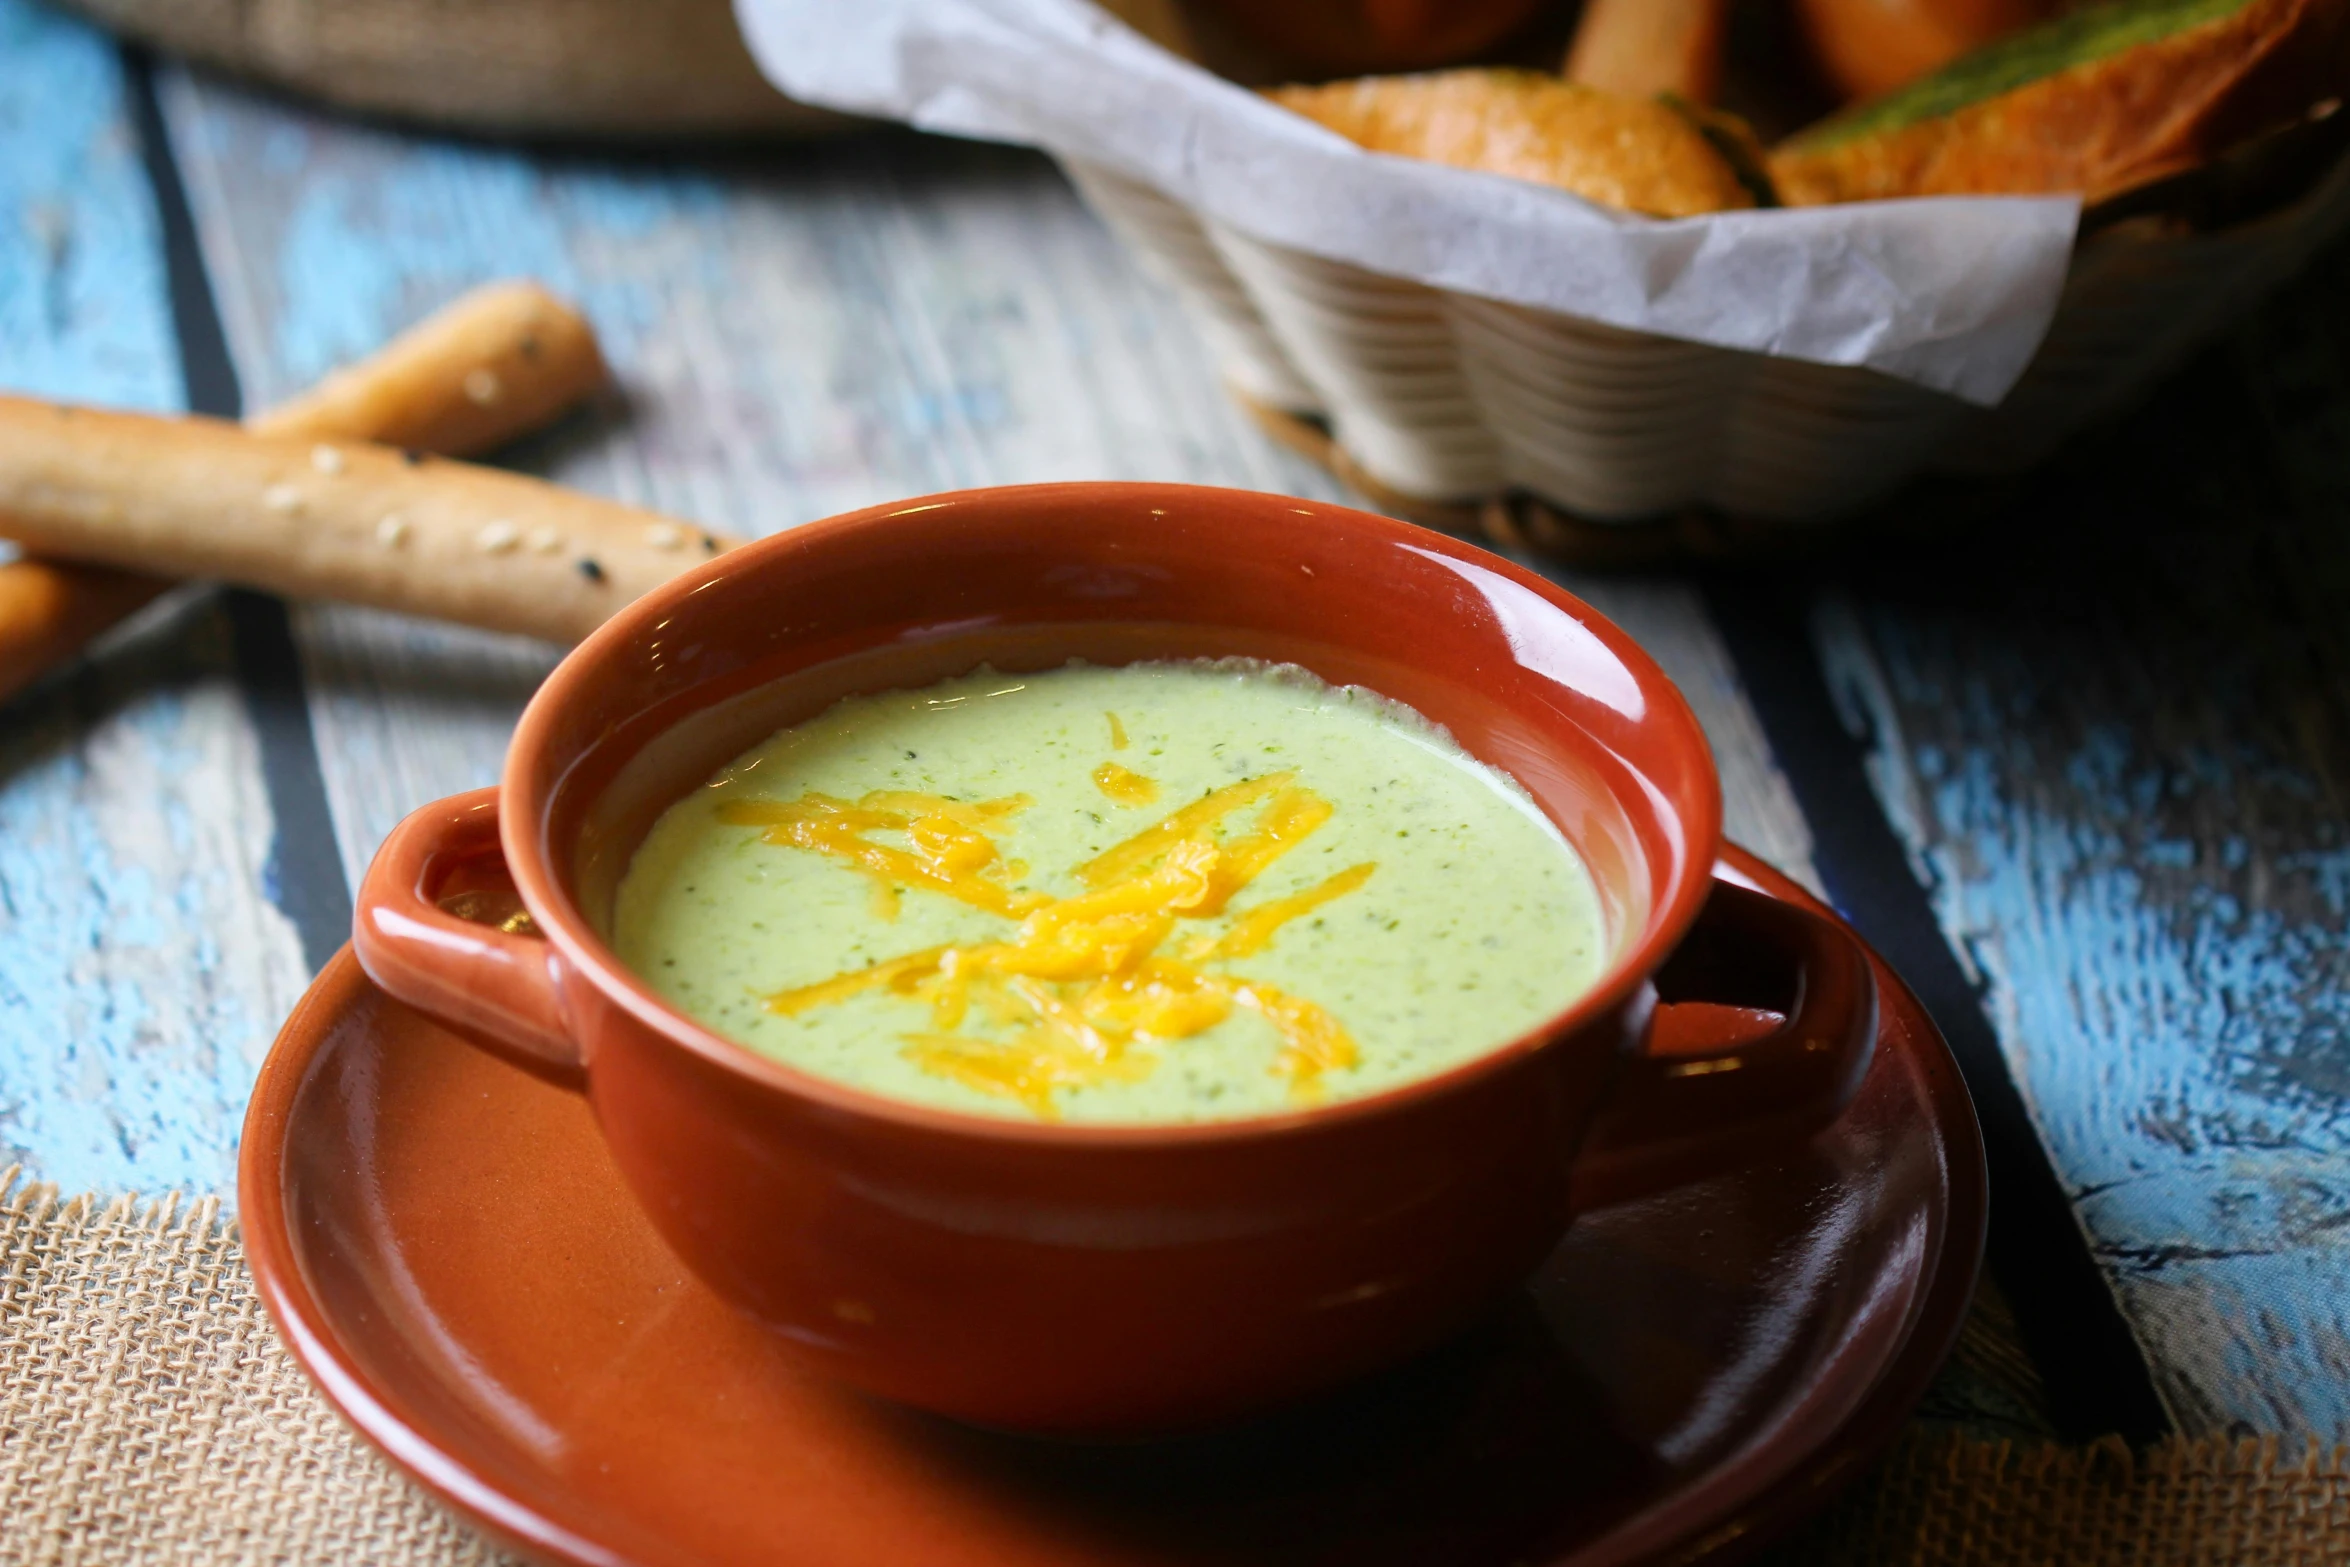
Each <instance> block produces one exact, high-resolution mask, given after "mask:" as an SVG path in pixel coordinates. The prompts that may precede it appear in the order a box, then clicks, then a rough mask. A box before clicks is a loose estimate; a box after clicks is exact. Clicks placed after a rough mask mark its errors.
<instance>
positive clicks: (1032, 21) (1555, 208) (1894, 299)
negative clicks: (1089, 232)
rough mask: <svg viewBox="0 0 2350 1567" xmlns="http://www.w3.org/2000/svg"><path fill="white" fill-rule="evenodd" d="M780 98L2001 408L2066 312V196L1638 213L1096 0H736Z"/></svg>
mask: <svg viewBox="0 0 2350 1567" xmlns="http://www.w3.org/2000/svg"><path fill="white" fill-rule="evenodd" d="M735 4H736V10H737V13H738V15H739V16H740V18H741V21H742V24H743V30H744V33H745V35H746V36H747V37H748V39H749V40H750V44H751V49H752V52H753V53H754V54H755V55H756V56H757V57H758V59H759V63H760V64H761V66H762V67H764V69H765V70H766V72H767V74H768V76H769V77H771V78H772V79H773V80H774V81H775V83H776V85H778V86H779V87H781V88H782V89H783V90H784V91H785V92H787V93H789V94H790V95H791V96H792V97H794V98H798V99H800V100H802V101H804V102H807V103H815V104H822V105H825V106H826V107H829V108H835V109H845V110H849V111H851V112H854V113H858V114H867V115H875V116H880V117H883V118H889V119H897V120H904V121H907V122H909V123H911V124H914V125H917V126H920V127H922V128H923V129H925V130H933V131H943V132H947V133H949V134H953V135H959V136H973V137H979V138H982V139H985V140H991V141H1009V142H1020V143H1025V144H1028V145H1032V146H1037V147H1042V148H1044V149H1045V150H1046V151H1048V152H1053V153H1057V154H1061V155H1064V156H1068V157H1072V158H1080V159H1084V160H1087V161H1090V162H1094V163H1099V164H1103V165H1106V166H1108V167H1110V168H1113V169H1116V170H1118V171H1119V172H1121V173H1124V174H1127V175H1130V176H1132V177H1134V178H1137V179H1140V180H1143V181H1145V182H1147V183H1149V184H1151V185H1154V186H1156V187H1157V188H1158V189H1160V190H1161V191H1163V192H1165V193H1166V194H1167V195H1169V196H1171V197H1173V198H1175V199H1176V200H1178V201H1180V202H1182V203H1184V204H1185V205H1187V206H1190V207H1192V208H1194V209H1196V210H1199V211H1202V212H1205V213H1208V214H1210V215H1212V216H1214V217H1216V218H1218V219H1220V220H1222V221H1223V222H1225V223H1227V224H1230V225H1231V226H1232V227H1233V228H1235V229H1238V230H1240V231H1241V232H1243V233H1246V234H1250V235H1253V236H1255V237H1256V238H1258V239H1262V240H1266V241H1269V242H1271V243H1273V244H1277V245H1285V246H1289V247H1291V248H1294V249H1297V250H1302V251H1306V252H1309V253H1311V254H1313V255H1317V256H1324V257H1328V258H1330V259H1333V260H1338V261H1348V262H1353V263H1355V264H1356V265H1358V266H1364V267H1369V268H1373V269H1375V270H1377V271H1380V272H1385V273H1389V274H1392V275H1400V276H1404V277H1410V278H1415V279H1418V280H1419V281H1421V282H1425V283H1430V284H1434V285H1436V286H1438V287H1442V288H1450V289H1458V290H1461V291H1462V292H1465V293H1470V294H1479V295H1484V296H1487V297H1490V298H1495V299H1504V300H1509V301H1512V302H1514V303H1518V304H1525V305H1536V306H1541V307H1543V308H1546V309H1551V310H1558V311H1564V312H1566V313H1568V314H1571V315H1577V316H1582V317H1586V318H1588V319H1591V320H1595V321H1604V322H1607V323H1609V324H1610V325H1614V326H1620V327H1626V328H1630V329H1632V330H1636V331H1647V332H1658V333H1662V334H1664V335H1666V336H1670V337H1676V338H1684V339H1688V340H1691V341H1694V342H1701V343H1713V344H1718V345H1720V346H1722V347H1726V348H1742V349H1752V350H1757V351H1760V352H1763V353H1770V354H1780V355H1784V356H1787V357H1789V358H1794V359H1808V360H1814V361H1817V362H1820V363H1824V364H1841V365H1866V366H1868V367H1870V368H1872V369H1876V370H1881V371H1884V372H1885V373H1887V374H1889V375H1895V376H1899V377H1901V378H1902V379H1904V380H1908V381H1914V382H1918V383H1920V384H1922V385H1925V386H1930V387H1934V388H1936V389H1938V390H1941V391H1945V392H1950V393H1953V394H1955V395H1957V396H1959V397H1962V398H1965V399H1966V400H1967V401H1969V402H1974V403H1981V404H1986V405H1987V404H1991V403H1996V402H1997V401H1998V400H1999V399H2000V398H2001V397H2003V396H2005V395H2006V393H2007V390H2008V388H2009V387H2011V386H2013V385H2014V384H2015V382H2016V379H2017V377H2019V376H2020V375H2022V374H2023V371H2024V367H2025V366H2026V364H2028V363H2029V362H2030V360H2031V357H2032V354H2033V352H2034V351H2035V350H2036V349H2037V348H2038V347H2039V344H2040V339H2041V337H2042V336H2043V335H2044V334H2045V333H2046V332H2047V330H2048V323H2049V320H2050V318H2051V317H2052V316H2053V315H2054V314H2055V311H2056V303H2057V296H2058V293H2059V291H2060V290H2061V288H2062V287H2063V283H2064V276H2065V270H2066V267H2067V265H2068V263H2069V261H2070V258H2071V254H2072V245H2073V234H2074V229H2075V227H2076V225H2077V222H2078V219H2079V215H2080V211H2079V204H2078V203H2077V202H2076V201H2074V200H2073V199H2072V198H2070V197H1965V198H1958V197H1944V198H1937V199H1934V200H1926V201H1890V202H1869V203H1858V204H1854V205H1850V206H1840V207H1815V208H1806V209H1802V210H1788V211H1765V212H1727V213H1719V214H1714V215H1710V216H1706V217H1699V218H1687V219H1680V220H1675V221H1669V222H1667V221H1659V220H1655V219H1648V218H1639V217H1633V216H1630V215H1627V214H1623V213H1618V212H1613V211H1610V210H1607V209H1605V208H1601V207H1597V206H1594V205H1592V204H1591V203H1589V202H1586V201H1583V200H1581V199H1580V198H1578V197H1575V196H1571V195H1568V194H1567V193H1566V192H1564V191H1559V190H1553V189H1550V188H1548V187H1544V186H1538V185H1531V184H1527V183H1525V182H1523V181H1519V180H1513V179H1504V178H1501V177H1499V176H1496V175H1488V174H1477V173H1471V172H1469V171H1466V170H1461V169H1454V168H1447V167H1443V166H1440V165H1437V164H1430V163H1423V162H1419V161H1417V160H1414V159H1408V158H1396V157H1389V156H1385V155H1383V154H1379V153H1370V152H1365V151H1363V150H1362V149H1361V148H1359V147H1357V146H1355V145H1354V144H1353V143H1351V142H1348V141H1346V140H1345V139H1344V138H1342V137H1339V136H1337V135H1335V134H1333V133H1331V132H1329V131H1326V130H1324V129H1322V128H1321V127H1320V126H1318V125H1315V124H1313V123H1312V122H1310V121H1308V120H1304V119H1301V118H1299V117H1298V116H1296V115H1294V114H1290V113H1288V112H1287V111H1285V110H1282V109H1279V108H1276V107H1275V106H1274V105H1272V104H1270V103H1268V102H1266V101H1265V100H1263V99H1262V98H1259V97H1258V96H1257V95H1256V94H1255V93H1252V92H1250V91H1248V90H1247V89H1245V88H1241V87H1236V86H1234V85H1233V84H1231V83H1229V82H1226V81H1224V80H1222V79H1221V78H1219V77H1216V76H1214V75H1212V74H1210V73H1209V72H1207V71H1204V70H1202V69H1200V68H1199V67H1198V66H1195V65H1193V64H1191V63H1190V62H1188V61H1186V60H1183V59H1181V58H1179V57H1177V56H1175V55H1173V54H1170V53H1168V52H1167V51H1166V50H1164V49H1161V48H1160V47H1158V46H1157V45H1156V44H1153V43H1151V42H1149V41H1148V40H1147V39H1144V38H1143V37H1141V36H1140V35H1139V34H1137V33H1134V32H1133V31H1131V30H1129V29H1128V28H1127V27H1125V26H1124V25H1123V24H1121V23H1119V22H1117V21H1115V20H1113V19H1111V18H1110V17H1108V16H1107V15H1105V14H1104V13H1102V12H1101V11H1099V10H1097V9H1096V8H1095V7H1094V6H1093V5H1091V4H1090V3H1088V0H735Z"/></svg>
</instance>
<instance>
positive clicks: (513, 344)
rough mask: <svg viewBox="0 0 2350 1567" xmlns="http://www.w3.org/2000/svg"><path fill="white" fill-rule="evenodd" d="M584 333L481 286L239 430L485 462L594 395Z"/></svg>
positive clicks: (594, 373)
mask: <svg viewBox="0 0 2350 1567" xmlns="http://www.w3.org/2000/svg"><path fill="white" fill-rule="evenodd" d="M605 379H606V372H605V369H604V356H603V354H602V353H601V352H600V351H599V350H598V349H597V347H596V334H595V330H594V329H593V328H592V327H590V326H589V325H588V324H587V322H586V321H585V320H584V319H582V318H581V316H580V315H579V313H578V312H577V311H575V310H573V309H572V308H571V307H570V306H569V305H566V304H565V303H563V301H561V300H560V299H557V298H556V297H555V296H554V295H552V294H550V293H548V292H547V291H546V290H545V289H543V288H541V287H539V285H537V284H536V283H528V282H514V283H490V284H485V285H484V286H483V287H480V288H477V289H475V290H474V291H473V292H472V293H470V294H467V295H466V296H465V297H464V298H463V299H460V300H458V301H457V302H456V303H455V304H453V305H451V306H449V307H448V308H447V309H445V310H442V311H440V312H439V313H437V314H435V315H432V316H428V317H427V318H425V319H424V320H423V321H420V322H418V323H417V324H416V325H415V326H413V327H410V328H409V329H408V330H407V331H405V332H403V333H401V334H400V335H399V336H398V337H396V338H394V339H392V340H391V342H389V343H387V344H385V345H384V346H383V347H382V348H381V349H379V350H378V351H377V352H375V353H374V354H372V355H370V356H369V357H367V358H366V359H363V360H361V361H360V362H359V363H357V364H355V365H352V366H350V367H348V368H347V369H342V370H337V371H336V372H334V373H333V374H332V375H330V376H328V377H327V378H326V379H325V380H323V381H321V382H319V383H318V385H316V386H314V387H312V388H311V389H310V390H309V391H307V392H304V393H302V394H301V395H300V396H298V397H296V398H295V399H294V400H293V401H292V402H289V403H283V404H281V405H279V406H278V407H276V408H273V409H271V410H270V411H269V412H267V413H265V414H262V415H260V416H259V417H258V418H255V419H251V420H248V421H247V422H248V423H249V424H250V425H251V426H252V427H253V429H254V430H256V431H257V432H259V433H261V434H263V435H301V436H307V437H309V438H311V439H313V440H329V439H334V438H337V437H339V438H342V439H345V440H353V441H379V442H381V443H382V444H384V445H386V446H406V447H413V448H414V449H415V450H417V451H420V452H437V453H439V454H440V455H442V456H444V457H473V456H478V455H479V454H480V453H483V452H488V451H495V450H496V449H497V448H499V447H501V446H503V445H505V444H506V443H507V442H508V441H511V440H513V439H515V438H516V437H517V436H520V435H523V434H525V433H527V432H529V431H531V430H535V429H537V428H539V426H541V425H543V424H545V423H547V422H548V421H549V420H551V419H553V418H554V417H555V416H556V415H557V414H559V413H561V412H563V410H565V409H566V408H569V407H570V406H571V405H572V404H574V403H576V402H578V401H579V400H580V399H581V398H582V397H584V396H586V395H587V394H588V393H590V392H592V391H594V390H595V389H596V388H598V387H600V386H602V385H603V384H604V382H605Z"/></svg>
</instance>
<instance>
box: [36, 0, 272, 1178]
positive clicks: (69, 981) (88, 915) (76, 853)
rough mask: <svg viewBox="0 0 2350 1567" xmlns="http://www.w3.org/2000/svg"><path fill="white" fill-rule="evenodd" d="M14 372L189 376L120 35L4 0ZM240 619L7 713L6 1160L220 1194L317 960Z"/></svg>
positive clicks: (75, 377) (91, 383)
mask: <svg viewBox="0 0 2350 1567" xmlns="http://www.w3.org/2000/svg"><path fill="white" fill-rule="evenodd" d="M0 67H4V68H0V382H4V383H5V384H6V385H7V386H8V387H9V388H10V389H12V390H19V391H26V392H34V393H39V394H41V395H44V396H51V397H61V398H75V399H84V400H90V401H98V402H108V403H116V404H122V405H126V406H130V407H136V408H151V409H165V408H172V407H176V406H177V405H178V402H179V399H180V373H179V365H178V360H177V351H176V349H175V347H174V338H173V333H172V325H171V320H170V316H169V307H168V302H167V298H166V288H165V279H164V275H163V266H162V253H161V248H160V241H159V239H158V234H157V224H156V217H155V212H154V207H153V203H152V201H151V198H150V195H149V192H148V188H147V182H146V177H145V174H144V171H143V170H142V168H141V166H140V161H139V153H138V148H137V146H136V144H135V141H134V137H133V134H132V130H131V126H130V120H129V115H128V112H127V104H126V100H125V96H124V84H123V79H122V74H121V69H120V66H119V64H118V62H117V59H116V56H115V53H114V49H113V46H112V45H111V44H110V43H108V42H107V41H106V40H105V39H104V38H102V37H101V36H99V35H98V34H97V33H95V32H94V31H92V30H90V29H89V28H87V27H84V26H82V25H80V24H78V23H73V22H69V21H66V20H64V19H62V18H60V17H59V16H57V15H56V14H55V13H53V12H50V11H47V10H45V9H42V8H40V7H37V6H34V5H31V4H29V3H25V0H0ZM271 853H272V829H271V814H270V808H269V802H268V800H267V798H266V796H265V793H264V791H263V788H262V784H261V774H260V769H259V764H258V761H257V757H256V750H255V745H254V740H253V734H252V730H251V727H250V725H249V724H248V722H247V720H246V717H245V711H244V707H243V703H242V698H241V696H240V694H239V692H238V690H237V687H236V684H235V680H234V677H233V674H232V671H231V658H230V650H229V641H228V633H227V630H226V627H225V625H224V622H223V621H222V618H221V617H220V615H219V614H218V612H217V611H216V610H215V609H214V607H213V606H212V604H211V603H210V602H209V601H208V600H203V599H195V600H182V601H180V602H178V603H176V604H175V605H173V606H171V607H169V608H167V609H163V610H160V611H159V612H155V613H151V614H150V616H149V617H148V618H147V619H146V620H145V621H144V622H143V623H142V624H141V625H140V626H139V627H137V628H136V629H135V631H134V634H132V635H130V636H128V637H125V638H122V639H120V640H118V641H117V642H116V643H115V644H114V646H113V648H112V650H111V652H110V653H109V654H108V655H107V656H106V657H104V658H103V659H101V660H100V661H98V662H97V663H96V664H94V665H87V666H85V667H84V668H83V669H82V670H81V671H80V672H79V673H77V674H76V675H74V676H73V677H71V678H70V679H67V680H64V681H61V682H53V683H52V684H50V685H49V686H47V687H45V688H43V689H41V690H38V691H36V692H34V693H32V694H30V695H28V696H26V697H24V698H22V699H19V700H17V701H15V702H12V703H9V704H7V705H6V706H4V707H0V1165H6V1164H8V1163H11V1162H16V1161H22V1162H23V1163H24V1164H25V1165H26V1166H27V1167H28V1169H29V1170H30V1171H31V1172H32V1173H33V1174H34V1175H35V1176H36V1177H37V1178H39V1179H44V1180H51V1181H56V1182H59V1183H61V1184H63V1185H65V1186H67V1187H69V1188H98V1189H101V1190H123V1189H136V1190H146V1191H163V1190H168V1189H171V1188H173V1187H180V1188H185V1189H190V1190H194V1191H198V1192H212V1191H220V1192H225V1191H227V1190H228V1188H229V1187H230V1185H231V1183H232V1182H233V1178H234V1150H235V1146H236V1136H237V1129H238V1124H239V1122H240V1120H241V1118H242V1115H243V1109H244V1102H245V1096H246V1092H247V1090H248V1088H249V1087H250V1085H251V1082H252V1078H253V1073H254V1070H255V1068H256V1067H257V1066H258V1064H259V1062H260V1059H261V1055H262V1053H263V1051H264V1050H266V1048H267V1047H268V1044H269V1041H270V1039H271V1037H272V1036H273V1034H274V1033H275V1031H276V1027H277V1023H278V1020H279V1019H280V1018H281V1017H282V1016H283V1015H284V1013H285V1010H286V1008H287V1007H288V1006H290V1005H291V1003H292V1002H293V1000H294V998H295V997H296V996H297V995H298V994H299V993H300V990H301V987H302V985H303V984H304V983H305V982H306V980H307V978H308V976H307V974H306V973H305V972H304V970H303V967H302V962H301V954H300V949H299V946H298V944H297V943H296V941H295V939H294V936H293V932H292V930H291V928H290V926H289V925H288V924H287V922H286V920H285V918H284V917H283V916H282V915H281V914H280V913H279V912H278V910H277V909H276V908H275V907H274V906H273V904H272V903H271V901H270V898H269V896H268V884H269V877H270V856H271Z"/></svg>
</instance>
